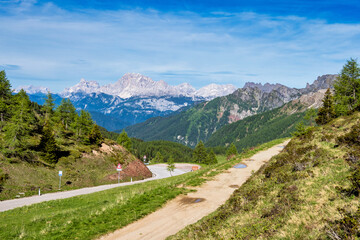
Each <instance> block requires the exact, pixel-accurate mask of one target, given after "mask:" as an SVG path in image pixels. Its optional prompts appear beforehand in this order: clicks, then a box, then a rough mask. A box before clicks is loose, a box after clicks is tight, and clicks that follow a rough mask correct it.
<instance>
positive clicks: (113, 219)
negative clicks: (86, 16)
mask: <svg viewBox="0 0 360 240" xmlns="http://www.w3.org/2000/svg"><path fill="white" fill-rule="evenodd" d="M282 141H283V140H276V141H273V142H271V143H267V144H264V145H262V146H259V147H258V148H256V149H254V150H251V151H248V152H246V153H244V154H242V155H240V156H239V158H238V159H235V160H233V161H226V162H223V161H220V162H221V163H219V164H217V165H214V166H209V167H205V168H203V169H200V170H199V171H196V172H192V173H188V174H184V175H180V176H176V177H172V178H168V179H162V180H156V181H152V182H147V183H142V184H137V185H132V186H126V187H121V188H115V189H111V190H107V191H103V192H99V193H94V194H89V195H84V196H78V197H74V198H69V199H64V200H56V201H50V202H44V203H41V204H35V205H32V206H27V207H22V208H18V209H14V210H10V211H6V212H2V213H0V219H1V220H2V221H0V239H19V238H22V239H69V238H71V239H91V238H95V237H97V236H100V235H102V234H105V233H107V232H111V231H113V230H115V229H118V228H120V227H122V226H125V225H127V224H129V223H131V222H133V221H135V220H137V219H139V218H141V217H143V216H145V215H146V214H148V213H150V212H153V211H155V210H156V209H158V208H159V207H161V206H162V205H163V204H164V203H166V201H167V200H169V199H172V198H174V197H176V196H177V195H179V194H181V193H186V192H187V191H189V190H187V189H185V188H182V187H181V188H179V187H178V186H179V185H181V186H197V185H199V184H201V183H203V182H204V181H206V180H207V179H211V178H212V177H213V176H214V175H216V174H218V173H220V172H222V171H223V170H224V169H227V168H229V167H231V166H232V165H234V164H235V163H237V162H239V161H240V158H248V157H250V156H251V155H253V154H254V153H256V152H257V151H260V150H263V149H266V148H269V147H271V146H273V145H275V144H278V143H280V142H282ZM214 168H215V169H216V170H215V171H214V170H213V169H214ZM210 173H211V174H210Z"/></svg>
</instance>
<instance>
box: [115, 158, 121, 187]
mask: <svg viewBox="0 0 360 240" xmlns="http://www.w3.org/2000/svg"><path fill="white" fill-rule="evenodd" d="M116 171H117V172H118V183H120V172H121V171H122V166H121V164H120V163H119V164H118V165H117V168H116Z"/></svg>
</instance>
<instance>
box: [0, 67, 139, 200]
mask: <svg viewBox="0 0 360 240" xmlns="http://www.w3.org/2000/svg"><path fill="white" fill-rule="evenodd" d="M0 143H1V144H0V199H6V198H13V197H15V196H16V195H18V194H19V193H22V196H23V195H26V196H28V195H31V194H34V193H36V192H37V191H38V189H39V188H41V190H42V192H46V191H53V190H55V189H57V188H59V182H58V171H59V170H62V171H63V173H64V175H63V182H62V188H65V189H69V188H78V187H85V186H93V185H98V184H102V183H110V182H112V179H111V177H110V175H111V174H114V173H115V174H116V171H115V164H117V163H119V162H120V163H123V164H124V166H125V167H126V166H127V165H128V164H130V162H132V161H134V160H136V158H135V157H134V156H133V155H132V154H131V153H129V152H128V151H126V150H125V149H124V148H122V147H121V146H116V143H115V142H113V141H111V140H107V139H103V137H102V135H101V133H100V130H99V127H98V126H97V125H96V124H95V123H94V122H93V120H92V118H91V116H90V114H89V113H88V112H87V111H84V110H81V111H80V114H78V113H77V112H76V111H75V108H74V106H73V105H72V103H71V101H70V100H68V99H63V100H62V101H61V103H60V105H59V106H58V107H56V108H55V104H54V99H53V98H52V95H51V94H50V93H49V94H48V95H47V97H46V99H45V103H44V105H42V106H41V105H38V104H37V103H34V102H31V101H30V100H29V97H28V95H27V94H26V92H25V91H23V90H21V91H19V92H18V93H17V94H13V93H12V91H11V84H10V82H9V80H8V79H7V78H6V74H5V71H0ZM102 143H106V145H104V146H106V147H101V144H102ZM95 153H96V154H97V157H94V154H95Z"/></svg>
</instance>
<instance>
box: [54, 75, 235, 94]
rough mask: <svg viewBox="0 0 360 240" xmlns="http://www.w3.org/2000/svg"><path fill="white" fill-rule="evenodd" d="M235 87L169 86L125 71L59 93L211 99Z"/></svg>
mask: <svg viewBox="0 0 360 240" xmlns="http://www.w3.org/2000/svg"><path fill="white" fill-rule="evenodd" d="M235 90H236V87H235V86H233V85H231V84H227V85H218V84H210V85H207V86H205V87H203V88H200V89H199V90H196V89H195V88H194V87H192V86H191V85H190V84H188V83H183V84H180V85H177V86H171V85H169V84H167V83H166V82H165V81H163V80H160V81H153V80H152V79H151V78H149V77H147V76H143V75H141V74H139V73H126V74H125V75H124V76H123V77H122V78H121V79H119V80H118V81H117V82H115V83H113V84H108V85H104V86H100V85H99V83H97V82H96V81H86V80H85V79H81V81H80V82H79V83H78V84H76V85H75V86H73V87H70V88H66V89H65V90H64V91H63V92H62V93H61V94H60V95H61V96H63V97H71V96H72V95H73V94H76V93H87V94H89V93H105V94H108V95H113V96H118V97H120V98H123V99H127V98H131V97H150V96H151V97H164V96H171V97H192V98H195V99H213V98H215V97H219V96H225V95H228V94H231V93H233V92H234V91H235Z"/></svg>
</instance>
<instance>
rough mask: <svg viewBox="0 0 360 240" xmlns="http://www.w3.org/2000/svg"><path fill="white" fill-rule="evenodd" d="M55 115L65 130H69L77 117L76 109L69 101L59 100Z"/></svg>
mask: <svg viewBox="0 0 360 240" xmlns="http://www.w3.org/2000/svg"><path fill="white" fill-rule="evenodd" d="M55 115H56V118H57V119H58V120H59V121H60V122H61V123H62V125H63V126H64V128H65V130H68V129H69V127H70V126H71V125H72V124H73V123H74V122H75V119H76V117H77V113H76V109H75V107H74V105H73V104H72V103H71V101H70V99H62V100H61V104H60V105H59V106H58V107H57V108H56V111H55Z"/></svg>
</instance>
